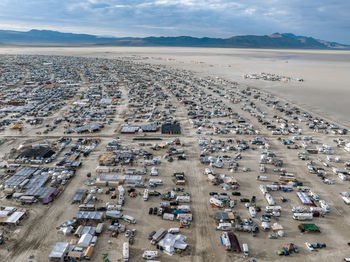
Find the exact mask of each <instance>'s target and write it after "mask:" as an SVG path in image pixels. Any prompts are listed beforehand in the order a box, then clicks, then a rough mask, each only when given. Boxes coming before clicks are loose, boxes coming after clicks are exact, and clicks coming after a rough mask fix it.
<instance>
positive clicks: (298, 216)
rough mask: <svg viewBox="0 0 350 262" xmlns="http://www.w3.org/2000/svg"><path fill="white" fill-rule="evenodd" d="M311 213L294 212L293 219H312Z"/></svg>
mask: <svg viewBox="0 0 350 262" xmlns="http://www.w3.org/2000/svg"><path fill="white" fill-rule="evenodd" d="M312 218H313V215H312V213H294V214H293V219H295V220H312Z"/></svg>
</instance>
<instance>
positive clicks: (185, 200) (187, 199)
mask: <svg viewBox="0 0 350 262" xmlns="http://www.w3.org/2000/svg"><path fill="white" fill-rule="evenodd" d="M176 201H178V202H179V203H190V202H191V197H190V196H177V197H176Z"/></svg>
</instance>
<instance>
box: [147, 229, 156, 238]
mask: <svg viewBox="0 0 350 262" xmlns="http://www.w3.org/2000/svg"><path fill="white" fill-rule="evenodd" d="M155 233H156V231H152V232H151V233H150V234H149V235H148V240H151V239H152V237H153V236H154V234H155Z"/></svg>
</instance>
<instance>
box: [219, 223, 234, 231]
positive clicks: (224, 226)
mask: <svg viewBox="0 0 350 262" xmlns="http://www.w3.org/2000/svg"><path fill="white" fill-rule="evenodd" d="M216 229H217V230H222V231H229V230H232V224H231V223H219V225H218V226H217V227H216Z"/></svg>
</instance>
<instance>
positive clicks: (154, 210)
mask: <svg viewBox="0 0 350 262" xmlns="http://www.w3.org/2000/svg"><path fill="white" fill-rule="evenodd" d="M157 213H158V208H157V207H155V208H153V215H157Z"/></svg>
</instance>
